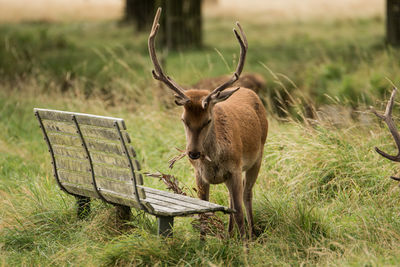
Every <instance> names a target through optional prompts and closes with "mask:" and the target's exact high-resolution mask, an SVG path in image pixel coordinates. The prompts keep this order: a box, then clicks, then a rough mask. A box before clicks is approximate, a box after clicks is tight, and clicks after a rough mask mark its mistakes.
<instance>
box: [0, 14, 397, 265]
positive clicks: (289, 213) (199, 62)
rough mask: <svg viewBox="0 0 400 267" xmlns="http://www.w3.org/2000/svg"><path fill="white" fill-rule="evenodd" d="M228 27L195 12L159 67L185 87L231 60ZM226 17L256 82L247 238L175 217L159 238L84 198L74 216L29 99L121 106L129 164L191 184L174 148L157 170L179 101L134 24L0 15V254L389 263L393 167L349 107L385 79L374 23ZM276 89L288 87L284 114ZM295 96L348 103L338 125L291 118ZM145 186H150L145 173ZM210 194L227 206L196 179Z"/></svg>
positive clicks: (177, 130) (53, 104)
mask: <svg viewBox="0 0 400 267" xmlns="http://www.w3.org/2000/svg"><path fill="white" fill-rule="evenodd" d="M232 25H233V23H232V21H230V20H229V21H228V20H218V19H210V20H208V21H206V23H205V32H206V35H205V47H204V49H203V50H201V51H184V52H182V53H169V54H168V55H167V57H166V69H167V70H168V72H169V73H170V74H171V75H172V76H173V77H174V78H175V79H176V80H178V81H180V82H181V83H183V84H192V83H194V82H196V81H197V80H199V79H201V78H203V77H207V76H216V75H220V74H225V73H228V72H230V71H232V70H233V68H234V67H233V66H234V65H235V61H236V57H235V55H236V54H237V53H238V45H237V43H236V41H235V40H234V37H233V35H232V32H231V31H230V28H231V27H232ZM242 25H243V27H244V28H245V31H246V33H247V36H248V40H249V44H250V48H249V54H248V60H247V64H246V67H245V71H256V72H259V73H261V74H262V75H263V76H264V77H265V78H266V80H267V89H266V90H264V91H263V92H261V93H260V95H261V97H262V98H263V100H264V101H265V103H266V105H267V109H268V113H269V115H268V116H269V120H270V132H269V136H268V140H267V145H266V147H265V154H264V159H263V165H262V169H261V172H260V175H259V178H258V181H257V184H256V186H255V204H254V213H255V225H256V228H257V232H258V237H257V238H256V239H255V240H253V241H250V242H249V243H248V244H247V246H244V245H243V243H242V242H241V241H239V240H238V239H236V238H232V239H226V240H220V239H218V238H216V237H214V236H207V238H206V241H204V242H203V241H200V240H199V233H198V232H196V231H195V230H194V229H192V226H191V224H190V222H191V221H192V220H193V218H178V219H176V226H175V233H174V234H175V236H174V238H172V239H168V240H164V239H159V238H157V236H156V222H155V220H154V218H153V217H152V216H147V215H145V214H142V213H141V212H137V211H133V213H134V220H133V221H132V222H131V225H132V228H131V229H130V230H128V231H126V232H120V231H118V229H116V228H115V225H114V221H113V217H114V209H113V208H112V207H111V206H109V205H106V204H103V203H101V202H100V201H95V202H94V205H93V212H92V214H91V215H90V217H89V218H88V219H87V220H83V221H81V220H78V219H77V218H76V216H75V202H74V198H73V197H71V196H67V195H66V194H64V193H63V192H61V191H60V190H59V189H58V187H57V185H56V182H55V181H54V178H53V177H52V173H51V166H50V157H49V155H48V152H47V151H46V146H45V143H44V141H43V140H42V137H41V133H40V129H39V128H38V125H37V122H36V120H35V118H34V116H33V111H32V109H33V107H43V108H55V109H60V110H73V111H79V112H86V113H94V114H99V115H108V116H117V117H123V118H125V120H126V123H127V126H128V129H129V131H130V134H131V137H132V141H133V143H134V146H135V148H136V149H137V152H138V154H139V158H140V160H141V162H142V163H143V164H142V165H143V169H144V171H150V172H154V171H157V170H159V171H161V172H164V173H169V174H173V175H175V176H176V177H178V178H179V180H180V181H181V182H182V183H184V184H185V185H187V187H188V188H192V187H194V184H195V183H194V178H193V170H192V169H191V167H190V164H189V163H188V162H187V160H185V159H184V160H181V161H179V162H177V164H176V165H175V167H174V169H173V170H169V169H168V163H167V161H168V160H169V159H171V158H172V157H173V156H175V155H176V154H177V151H176V150H175V147H184V145H185V137H184V131H183V127H177V124H178V123H180V122H179V113H180V109H179V108H177V107H174V106H173V105H172V104H171V103H170V100H171V98H170V97H169V96H170V92H169V91H168V90H166V89H163V88H160V87H159V86H158V85H157V84H155V83H153V81H152V79H151V76H150V72H149V71H150V69H151V65H150V62H149V60H148V56H147V47H146V38H147V35H146V34H137V33H134V32H133V31H132V30H131V29H130V28H125V27H120V26H118V25H117V23H114V22H91V23H51V24H50V23H34V24H32V23H30V24H27V23H26V24H24V23H22V24H9V25H2V26H0V81H1V82H0V129H2V131H0V265H2V266H21V265H22V266H53V265H61V266H64V265H74V266H99V265H105V266H110V265H111V266H114V265H117V266H126V265H129V264H130V265H185V266H190V265H195V266H196V265H202V266H204V265H205V266H226V265H236V266H238V265H240V266H242V265H250V266H265V265H276V266H282V265H283V266H285V265H286V266H288V265H295V266H297V265H299V266H300V265H320V266H321V265H322V266H326V265H335V266H337V265H344V266H360V265H363V266H375V265H379V266H382V265H386V266H390V265H393V266H394V265H397V264H398V262H399V260H400V256H399V255H400V246H399V243H400V217H399V214H400V206H399V205H398V203H399V188H398V187H397V184H396V183H395V182H394V181H392V180H390V179H389V176H390V175H396V174H398V169H397V167H396V164H394V163H392V162H389V161H387V160H384V159H383V158H381V157H379V156H378V155H377V154H376V153H375V152H374V151H373V147H374V146H379V147H381V148H382V149H385V150H387V151H389V152H393V151H394V148H393V144H392V140H391V137H390V135H389V133H388V131H387V129H385V127H384V126H383V125H382V124H379V123H378V122H377V120H375V119H374V118H373V117H372V116H370V115H368V112H367V111H365V107H366V106H367V105H370V104H373V105H374V106H376V107H377V109H379V110H382V109H383V105H382V100H383V99H384V98H386V97H387V96H388V95H389V93H390V86H391V85H390V82H389V81H388V80H387V79H386V78H388V79H390V80H392V81H393V82H394V83H395V84H398V82H399V80H400V76H399V75H398V73H399V70H400V64H399V61H398V58H399V51H398V50H397V49H394V48H392V47H388V46H386V45H385V43H384V40H383V38H384V33H383V29H384V28H383V19H382V18H379V17H376V18H370V19H357V20H338V21H332V22H324V23H318V22H301V23H299V22H287V23H276V24H268V25H262V24H257V23H250V22H249V23H245V22H242ZM214 48H216V49H217V50H218V51H220V52H221V53H222V55H223V57H224V60H225V62H226V64H224V63H223V60H222V59H221V57H220V56H219V54H218V53H217V52H216V51H215V49H214ZM279 96H281V100H280V101H286V100H290V99H291V98H292V99H293V100H292V101H291V103H290V104H287V105H284V106H286V109H287V111H288V113H289V114H290V115H289V116H287V117H284V118H282V117H279V116H278V115H277V107H276V106H275V105H276V103H279V102H280V101H279V99H278V100H277V98H279ZM304 103H306V104H307V105H311V106H312V107H314V108H315V109H323V108H324V107H327V105H329V106H332V105H335V106H336V107H337V108H339V109H344V110H346V109H350V110H352V114H351V116H350V117H349V118H348V119H346V120H345V121H344V123H342V124H341V125H335V124H332V123H331V122H330V121H329V120H327V121H324V120H319V119H318V118H316V120H314V121H312V123H305V120H304V119H302V118H303V108H302V107H303V106H302V105H303V104H304ZM398 111H399V110H398V109H397V110H396V111H394V112H395V114H398ZM358 114H364V115H365V116H364V117H366V118H368V120H366V121H367V122H369V123H366V122H365V120H363V121H360V120H358V117H359V116H358ZM329 115H330V114H328V117H329ZM145 183H147V184H153V185H154V186H157V187H158V188H163V185H162V184H161V183H159V182H157V181H156V180H154V178H147V179H146V182H145ZM211 200H212V201H214V202H216V203H219V204H224V205H227V204H228V203H227V202H228V201H227V190H226V188H225V187H224V186H223V185H219V186H214V187H212V190H211ZM218 216H219V217H220V218H221V219H222V220H223V221H224V222H225V224H226V223H227V216H224V215H222V214H218Z"/></svg>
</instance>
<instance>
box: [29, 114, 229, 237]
mask: <svg viewBox="0 0 400 267" xmlns="http://www.w3.org/2000/svg"><path fill="white" fill-rule="evenodd" d="M34 112H35V115H36V117H37V119H38V121H39V125H40V128H41V129H42V132H43V136H44V140H45V141H46V143H47V146H48V149H49V152H50V156H51V159H52V165H53V171H54V177H55V178H56V181H57V183H58V185H59V186H60V188H61V189H62V190H63V191H65V192H66V193H68V194H71V195H74V196H75V197H76V198H77V204H78V216H79V217H80V218H83V217H85V216H86V215H87V214H88V213H89V212H90V198H98V199H101V200H103V201H105V202H107V203H109V204H112V205H114V206H116V207H117V217H118V218H119V219H120V220H129V219H130V214H131V210H130V207H134V208H136V209H140V210H143V211H145V212H147V213H149V214H152V215H154V216H156V217H157V220H158V234H159V235H164V236H169V235H172V227H173V222H174V217H175V216H187V215H191V214H200V213H205V212H215V211H222V212H225V213H231V212H233V211H232V210H231V209H229V208H227V207H224V206H221V205H217V204H214V203H210V202H207V201H203V200H200V199H195V198H191V197H187V196H183V195H179V194H174V193H170V192H165V191H161V190H157V189H154V188H150V187H146V186H144V185H143V177H142V174H140V173H139V171H140V165H139V162H138V161H137V160H136V153H135V150H134V149H133V147H132V146H131V140H130V138H129V135H128V133H127V131H126V126H125V122H124V120H123V119H119V118H112V117H103V116H95V115H89V114H82V113H73V112H64V111H58V110H48V109H39V108H35V109H34Z"/></svg>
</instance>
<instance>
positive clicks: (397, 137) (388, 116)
mask: <svg viewBox="0 0 400 267" xmlns="http://www.w3.org/2000/svg"><path fill="white" fill-rule="evenodd" d="M396 93H397V88H394V89H393V92H392V95H391V96H390V99H389V101H388V103H387V105H386V110H385V113H384V114H383V115H381V114H379V113H377V112H376V111H375V110H374V109H372V112H373V113H374V114H375V115H376V116H377V117H378V118H380V119H382V120H383V121H384V122H385V123H386V125H387V126H388V128H389V131H390V133H391V134H392V136H393V139H394V141H395V143H396V146H397V149H398V152H397V155H396V156H392V155H389V154H387V153H386V152H383V151H382V150H380V149H379V148H377V147H375V150H376V152H378V153H379V154H380V155H381V156H382V157H385V158H387V159H389V160H391V161H395V162H400V134H399V132H398V131H397V129H396V125H395V124H394V121H393V118H392V109H393V105H394V97H395V96H396ZM390 178H392V179H393V180H396V181H400V178H397V177H394V176H391V177H390Z"/></svg>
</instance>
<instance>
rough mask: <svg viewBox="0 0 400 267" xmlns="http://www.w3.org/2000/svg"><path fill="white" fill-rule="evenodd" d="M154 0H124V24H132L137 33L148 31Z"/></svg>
mask: <svg viewBox="0 0 400 267" xmlns="http://www.w3.org/2000/svg"><path fill="white" fill-rule="evenodd" d="M155 5H156V0H125V15H124V19H123V21H124V22H128V23H132V24H134V25H135V28H136V30H137V31H139V32H145V31H150V28H151V24H152V22H153V16H154V12H155Z"/></svg>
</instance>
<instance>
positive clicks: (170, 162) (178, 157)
mask: <svg viewBox="0 0 400 267" xmlns="http://www.w3.org/2000/svg"><path fill="white" fill-rule="evenodd" d="M175 149H176V150H178V151H179V152H181V154H179V155H178V156H175V157H173V158H172V159H170V160H169V161H168V163H169V168H170V169H172V168H173V167H174V164H175V162H177V161H178V160H180V159H182V158H184V157H185V156H186V151H185V150H183V149H179V148H177V147H175Z"/></svg>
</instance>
